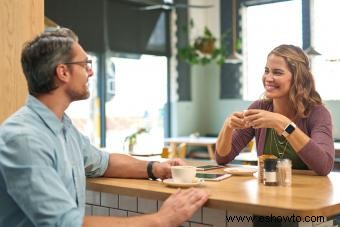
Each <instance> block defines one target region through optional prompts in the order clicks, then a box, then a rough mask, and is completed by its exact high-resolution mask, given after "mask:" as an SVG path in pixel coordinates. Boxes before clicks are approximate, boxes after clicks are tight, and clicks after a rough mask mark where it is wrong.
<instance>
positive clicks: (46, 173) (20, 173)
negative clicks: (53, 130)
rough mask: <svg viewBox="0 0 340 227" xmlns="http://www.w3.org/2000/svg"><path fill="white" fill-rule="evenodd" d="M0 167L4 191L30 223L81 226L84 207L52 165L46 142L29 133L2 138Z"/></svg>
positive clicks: (35, 224) (51, 154) (52, 156)
mask: <svg viewBox="0 0 340 227" xmlns="http://www.w3.org/2000/svg"><path fill="white" fill-rule="evenodd" d="M5 143H6V149H2V150H1V152H0V158H1V165H0V171H1V174H2V176H3V178H4V182H5V184H6V185H5V187H6V189H7V193H8V195H9V196H10V197H11V198H12V199H13V201H14V202H15V203H16V205H17V206H18V207H19V208H20V210H21V211H22V212H23V213H24V214H25V216H26V217H27V218H28V219H29V220H30V221H31V222H32V223H33V225H34V226H81V225H82V222H83V218H84V211H83V209H81V208H78V207H77V205H76V202H75V201H74V199H73V198H72V196H71V195H70V194H69V193H68V191H67V189H66V188H65V186H64V184H63V182H62V180H61V178H60V175H59V174H58V173H57V171H56V170H55V168H54V164H55V163H54V155H53V152H51V149H46V148H48V147H49V146H48V144H46V143H44V141H43V140H39V139H38V138H34V137H33V136H31V137H30V136H26V135H18V136H16V137H15V138H13V139H12V140H10V141H5Z"/></svg>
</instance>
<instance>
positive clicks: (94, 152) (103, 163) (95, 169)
mask: <svg viewBox="0 0 340 227" xmlns="http://www.w3.org/2000/svg"><path fill="white" fill-rule="evenodd" d="M80 136H81V140H82V152H83V155H84V166H85V174H86V176H87V177H98V176H103V175H104V173H105V171H106V169H107V167H108V163H109V153H108V152H105V151H102V150H100V149H98V148H96V147H95V146H93V145H92V144H91V142H90V140H89V139H88V138H87V137H86V136H84V135H80Z"/></svg>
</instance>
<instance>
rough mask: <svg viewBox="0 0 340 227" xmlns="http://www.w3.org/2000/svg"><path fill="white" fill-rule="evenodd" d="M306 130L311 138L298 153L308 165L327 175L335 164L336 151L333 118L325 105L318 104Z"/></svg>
mask: <svg viewBox="0 0 340 227" xmlns="http://www.w3.org/2000/svg"><path fill="white" fill-rule="evenodd" d="M307 128H308V132H306V133H307V134H308V135H309V137H310V138H311V139H310V140H309V142H308V143H307V144H306V145H305V146H304V147H303V148H302V149H301V150H300V151H299V152H298V153H297V154H298V155H299V156H300V158H301V159H302V161H303V162H304V163H306V165H307V166H308V167H309V168H310V169H312V170H314V171H315V172H316V173H317V174H319V175H327V174H328V173H329V172H330V171H331V170H332V169H333V165H334V158H335V151H334V142H333V136H332V119H331V115H330V113H329V112H328V110H327V109H326V108H325V107H324V106H321V105H320V106H317V107H315V109H313V110H312V112H311V113H310V115H309V118H308V119H307Z"/></svg>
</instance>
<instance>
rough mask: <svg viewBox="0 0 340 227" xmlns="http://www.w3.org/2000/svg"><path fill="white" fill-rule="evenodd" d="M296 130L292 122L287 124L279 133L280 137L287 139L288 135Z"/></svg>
mask: <svg viewBox="0 0 340 227" xmlns="http://www.w3.org/2000/svg"><path fill="white" fill-rule="evenodd" d="M295 128H296V124H295V123H294V122H289V123H288V124H287V126H286V127H285V128H284V130H283V131H282V133H281V136H284V137H287V136H289V135H290V134H292V133H293V132H294V130H295Z"/></svg>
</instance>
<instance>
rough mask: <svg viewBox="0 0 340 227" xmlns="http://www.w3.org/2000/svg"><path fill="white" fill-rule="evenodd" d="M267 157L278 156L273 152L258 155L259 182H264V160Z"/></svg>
mask: <svg viewBox="0 0 340 227" xmlns="http://www.w3.org/2000/svg"><path fill="white" fill-rule="evenodd" d="M267 158H276V156H275V155H272V154H263V155H261V156H259V157H258V160H257V167H258V171H257V174H258V175H257V178H258V182H259V183H263V182H264V160H265V159H267Z"/></svg>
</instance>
